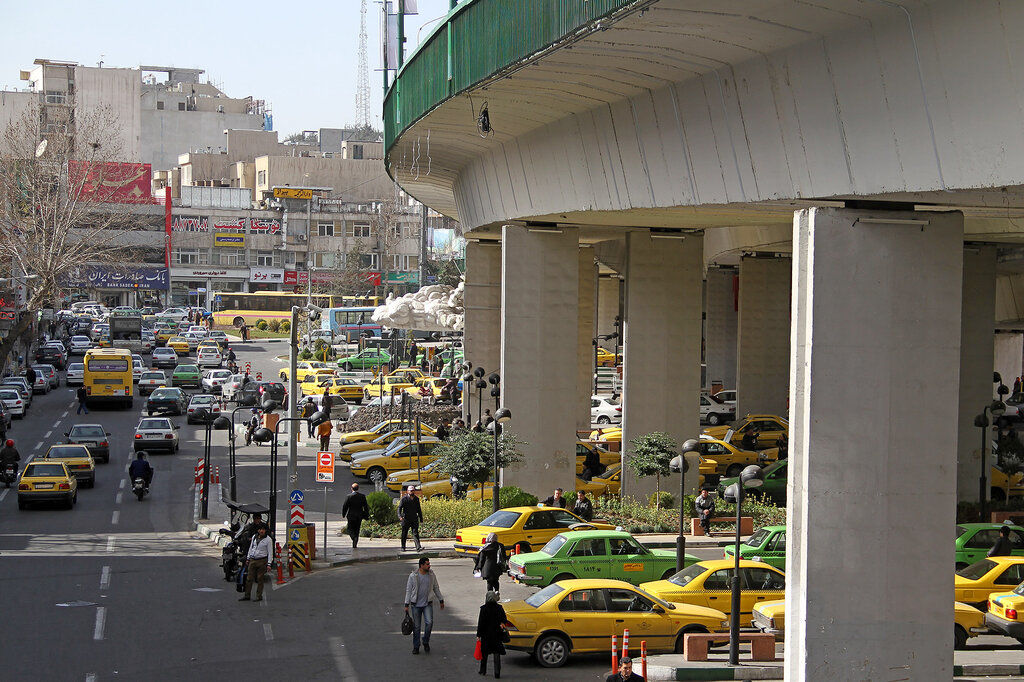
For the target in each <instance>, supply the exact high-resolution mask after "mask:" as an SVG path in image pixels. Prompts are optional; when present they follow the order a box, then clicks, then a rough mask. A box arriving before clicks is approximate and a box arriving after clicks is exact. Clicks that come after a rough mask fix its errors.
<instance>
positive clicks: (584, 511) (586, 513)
mask: <svg viewBox="0 0 1024 682" xmlns="http://www.w3.org/2000/svg"><path fill="white" fill-rule="evenodd" d="M572 513H573V514H575V515H576V516H578V517H580V518H581V519H583V520H584V521H590V520H591V519H593V518H594V505H593V504H591V502H590V500H588V499H587V493H586V491H585V490H577V491H576V503H575V504H573V505H572Z"/></svg>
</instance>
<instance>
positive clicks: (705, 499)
mask: <svg viewBox="0 0 1024 682" xmlns="http://www.w3.org/2000/svg"><path fill="white" fill-rule="evenodd" d="M693 506H694V508H696V510H697V516H698V518H699V519H700V527H701V528H702V529H704V534H705V535H711V517H712V516H714V515H715V500H714V498H713V497H711V496H710V495H708V489H707V488H701V491H700V494H699V495H697V497H696V499H694V501H693Z"/></svg>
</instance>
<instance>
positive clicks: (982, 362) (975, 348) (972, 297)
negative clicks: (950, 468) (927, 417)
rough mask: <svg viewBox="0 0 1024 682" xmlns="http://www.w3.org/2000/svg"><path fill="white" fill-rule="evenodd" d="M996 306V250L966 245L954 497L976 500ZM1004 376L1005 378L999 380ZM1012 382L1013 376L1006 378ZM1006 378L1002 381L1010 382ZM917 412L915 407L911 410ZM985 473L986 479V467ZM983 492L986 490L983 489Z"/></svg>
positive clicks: (989, 392)
mask: <svg viewBox="0 0 1024 682" xmlns="http://www.w3.org/2000/svg"><path fill="white" fill-rule="evenodd" d="M995 311H996V249H995V247H994V246H965V247H964V275H963V298H962V303H961V307H960V419H959V421H958V426H959V436H958V438H957V467H956V478H957V499H959V500H965V501H972V502H977V501H978V495H979V493H980V490H979V486H978V479H979V477H980V476H981V432H980V431H979V429H978V427H976V426H975V425H974V418H975V417H976V416H977V415H979V414H981V412H982V410H983V409H984V407H985V406H986V405H988V404H989V403H990V402H992V397H993V396H994V395H995V391H994V390H993V385H992V365H993V362H994V355H995V353H994V350H993V348H994V347H993V335H994V326H995ZM1005 381H1006V379H1005V378H1004V382H1005ZM1009 381H1010V382H1012V381H1013V377H1010V378H1009ZM1012 385H1013V384H1012V383H1007V386H1012ZM915 412H916V410H915ZM985 477H986V478H989V480H991V477H990V476H989V472H988V471H986V472H985ZM984 494H985V497H986V498H987V497H988V490H986V491H985V492H984Z"/></svg>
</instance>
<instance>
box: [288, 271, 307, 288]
mask: <svg viewBox="0 0 1024 682" xmlns="http://www.w3.org/2000/svg"><path fill="white" fill-rule="evenodd" d="M284 283H285V284H287V285H289V286H298V285H300V284H308V283H309V272H308V271H306V270H302V271H301V272H300V271H298V270H285V271H284Z"/></svg>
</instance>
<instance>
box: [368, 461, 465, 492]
mask: <svg viewBox="0 0 1024 682" xmlns="http://www.w3.org/2000/svg"><path fill="white" fill-rule="evenodd" d="M442 478H444V479H447V478H449V476H448V474H443V473H441V472H440V471H438V470H437V460H434V461H433V462H431V463H430V464H427V465H425V466H424V467H423V468H422V469H402V470H401V471H396V472H395V473H393V474H391V475H389V476H388V477H387V480H386V481H384V485H385V486H387V488H388V490H393V491H395V492H396V493H397V492H401V490H402V488H404V487H405V486H407V485H409V484H410V483H421V484H425V483H429V482H430V481H437V480H440V479H442Z"/></svg>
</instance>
